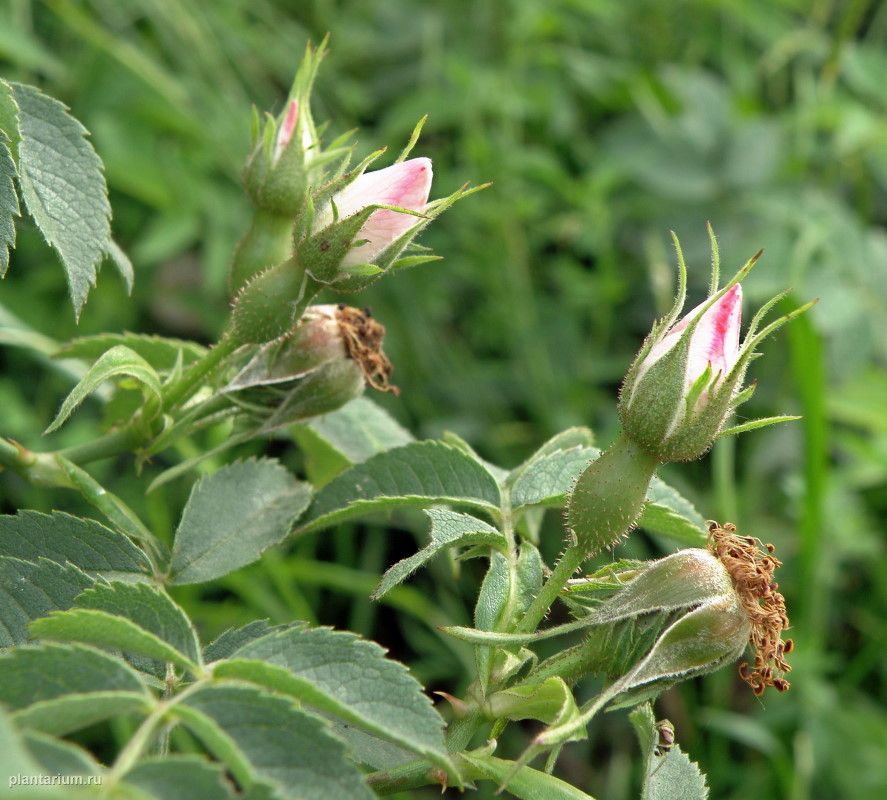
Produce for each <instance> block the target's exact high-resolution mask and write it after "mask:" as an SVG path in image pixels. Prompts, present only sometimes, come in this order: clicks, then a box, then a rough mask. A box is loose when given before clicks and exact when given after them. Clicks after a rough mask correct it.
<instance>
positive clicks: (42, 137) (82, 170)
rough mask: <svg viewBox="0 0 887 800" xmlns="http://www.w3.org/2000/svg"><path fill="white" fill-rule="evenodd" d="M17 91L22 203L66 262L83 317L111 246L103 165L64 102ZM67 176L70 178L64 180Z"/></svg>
mask: <svg viewBox="0 0 887 800" xmlns="http://www.w3.org/2000/svg"><path fill="white" fill-rule="evenodd" d="M12 88H13V97H14V99H15V102H16V103H17V105H18V131H9V130H6V131H5V133H6V135H7V136H8V137H9V139H11V140H15V139H18V144H17V147H16V150H17V156H18V178H19V183H20V186H21V193H22V199H23V200H24V203H25V205H26V206H27V209H28V211H29V212H30V214H31V216H32V217H33V219H34V221H35V222H36V223H37V226H38V227H39V228H40V231H41V232H42V233H43V236H44V238H45V239H46V241H47V243H48V244H50V245H52V246H53V247H54V248H55V249H56V250H57V251H58V254H59V256H60V257H61V259H62V264H63V265H64V267H65V273H66V276H67V279H68V287H69V289H70V293H71V301H72V302H73V304H74V312H75V314H76V315H77V316H78V317H79V316H80V311H81V309H82V308H83V304H84V303H85V302H86V296H87V294H88V293H89V289H90V287H92V286H95V281H96V271H97V269H98V266H99V264H100V263H101V260H102V258H103V257H104V255H105V253H106V252H107V251H108V249H109V248H110V246H111V223H110V219H111V206H110V205H109V204H108V189H107V186H106V185H105V177H104V175H103V174H102V162H101V160H100V159H99V157H98V156H97V155H96V154H95V150H93V148H92V145H91V144H89V142H87V141H86V139H85V138H84V135H85V134H86V133H87V130H86V128H84V127H83V126H82V125H81V124H80V123H79V122H77V120H75V119H74V118H73V117H71V116H69V115H68V113H67V111H66V109H65V106H64V105H63V104H62V103H60V102H59V101H58V100H54V99H53V98H51V97H47V96H46V95H45V94H43V93H42V92H40V91H39V90H38V89H35V88H34V87H32V86H24V85H22V84H13V85H12ZM8 119H9V118H8V116H7V115H5V114H4V120H7V121H8ZM16 134H17V135H16ZM61 175H64V176H65V179H64V180H59V177H60V176H61Z"/></svg>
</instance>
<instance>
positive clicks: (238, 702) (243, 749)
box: [171, 685, 373, 800]
mask: <svg viewBox="0 0 887 800" xmlns="http://www.w3.org/2000/svg"><path fill="white" fill-rule="evenodd" d="M171 713H172V714H175V715H176V716H178V717H179V718H180V719H182V721H183V722H184V723H185V725H186V726H188V728H189V729H190V730H191V731H192V733H194V734H195V735H196V736H197V737H198V738H200V739H201V740H202V741H203V742H204V744H205V745H206V746H207V748H208V749H209V750H210V751H212V752H213V754H214V755H215V756H216V757H217V758H219V759H220V760H222V761H224V762H225V763H226V764H227V765H228V767H229V768H230V770H231V772H232V773H233V774H234V776H235V777H236V778H237V780H238V782H239V783H241V784H242V785H244V786H246V787H249V785H250V784H251V783H252V782H253V780H254V779H255V778H256V777H259V778H263V779H266V780H269V781H271V782H273V783H275V784H276V785H277V787H278V792H279V794H280V795H281V796H282V797H287V798H298V799H299V800H330V798H348V800H371V798H372V797H373V794H372V793H371V792H370V790H369V789H368V788H367V786H366V784H365V783H364V782H363V778H362V777H361V774H360V772H359V771H358V770H357V768H356V767H355V766H354V764H353V763H351V761H349V759H348V757H347V753H346V750H345V746H344V745H343V744H342V742H341V741H340V740H339V739H337V738H335V737H334V736H333V735H332V734H331V733H330V732H329V729H328V728H327V726H326V724H325V723H324V722H323V721H322V720H320V719H319V718H317V717H315V716H313V715H311V714H307V713H305V712H304V711H301V710H299V709H298V708H296V706H295V705H294V704H293V703H292V702H291V701H290V700H288V699H286V698H283V697H279V696H274V695H270V694H267V693H265V692H262V691H260V690H259V689H255V688H252V687H249V686H231V685H227V686H225V685H221V686H207V687H203V688H200V689H198V690H197V691H196V692H194V693H193V694H190V695H189V696H188V697H187V699H185V700H183V701H182V702H181V703H178V704H177V705H176V706H174V707H173V708H172V709H171Z"/></svg>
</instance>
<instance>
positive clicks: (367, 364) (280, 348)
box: [224, 303, 398, 431]
mask: <svg viewBox="0 0 887 800" xmlns="http://www.w3.org/2000/svg"><path fill="white" fill-rule="evenodd" d="M384 338H385V327H384V326H383V325H382V324H381V323H379V322H377V321H376V320H375V319H373V317H372V315H371V314H370V311H369V309H363V310H361V309H358V308H352V307H351V306H346V305H345V304H344V303H340V304H339V305H320V306H309V307H308V309H307V310H306V311H305V313H304V315H303V316H302V318H301V319H300V320H299V322H298V324H297V325H296V326H295V327H294V328H293V330H292V331H291V332H290V334H289V335H288V336H287V337H286V338H285V339H283V340H282V341H275V342H270V343H268V344H265V345H262V346H261V347H259V348H258V349H257V350H256V351H255V352H254V353H253V355H252V356H251V358H250V360H249V361H248V362H247V363H246V365H245V366H244V367H243V368H242V369H241V370H240V372H238V373H237V375H236V376H235V377H234V378H233V380H231V382H230V383H229V384H228V385H227V386H226V387H225V390H224V391H225V392H226V393H227V395H228V397H229V398H230V399H231V401H232V402H233V403H234V404H235V405H237V406H240V407H241V408H242V409H243V410H244V411H246V412H248V413H249V414H250V415H251V416H253V417H256V418H258V419H261V420H263V421H264V424H265V429H266V430H269V431H270V430H275V429H277V428H279V427H283V426H285V425H290V424H293V423H294V422H298V421H300V420H304V419H308V418H310V417H313V416H317V415H318V414H325V413H328V412H330V411H334V410H335V409H337V408H340V407H341V406H343V405H344V404H345V403H347V402H348V401H349V400H353V399H354V398H355V397H358V396H359V395H360V394H362V392H363V390H364V386H365V385H366V384H369V385H370V386H372V387H373V388H375V389H381V390H382V391H390V392H394V393H395V394H397V392H398V389H397V387H396V386H393V385H392V384H391V383H390V382H389V377H390V375H391V371H392V369H393V367H392V365H391V362H390V361H389V360H388V357H387V356H386V355H385V353H384V351H383V350H382V341H383V339H384Z"/></svg>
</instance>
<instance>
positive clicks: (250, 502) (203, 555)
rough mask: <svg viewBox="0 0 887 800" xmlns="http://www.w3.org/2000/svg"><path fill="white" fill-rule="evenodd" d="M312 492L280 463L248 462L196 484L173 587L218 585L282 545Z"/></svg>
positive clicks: (180, 535) (177, 549)
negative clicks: (211, 582) (216, 582)
mask: <svg viewBox="0 0 887 800" xmlns="http://www.w3.org/2000/svg"><path fill="white" fill-rule="evenodd" d="M310 500H311V487H310V486H309V485H308V484H306V483H302V482H301V481H296V480H294V479H293V478H292V477H291V476H290V474H289V473H288V472H287V471H286V469H284V468H283V467H282V466H281V465H280V464H278V463H277V462H275V461H270V460H262V461H243V462H238V463H236V464H231V465H230V466H227V467H223V468H222V469H220V470H218V471H217V472H215V473H214V474H213V475H211V476H210V477H207V478H203V479H202V480H200V481H199V482H198V483H196V484H195V485H194V488H193V490H192V491H191V497H190V498H189V499H188V504H187V505H186V506H185V510H184V512H183V513H182V521H181V523H180V524H179V528H178V530H177V531H176V541H175V546H174V547H173V552H172V563H171V565H170V580H171V582H172V583H199V582H201V581H208V580H212V579H213V578H218V577H220V576H222V575H226V574H228V573H229V572H231V571H233V570H235V569H237V568H238V567H242V566H244V565H245V564H249V563H250V562H252V561H255V560H256V559H257V558H258V557H259V556H260V555H261V554H262V552H263V551H265V550H267V549H268V548H269V547H271V546H272V545H275V544H277V543H278V542H280V541H282V540H283V538H284V537H285V536H286V535H287V534H288V533H289V532H290V529H291V528H292V525H293V522H295V520H296V519H297V518H298V517H299V515H300V514H301V513H302V512H303V511H304V510H305V508H306V507H307V506H308V503H309V501H310Z"/></svg>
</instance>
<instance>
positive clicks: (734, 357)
mask: <svg viewBox="0 0 887 800" xmlns="http://www.w3.org/2000/svg"><path fill="white" fill-rule="evenodd" d="M709 234H710V236H711V239H712V256H713V257H712V281H711V285H712V291H711V294H710V296H709V298H708V299H707V300H706V301H705V302H703V303H701V304H700V305H698V306H696V308H694V309H693V310H692V311H690V312H689V313H688V314H686V315H685V316H684V317H683V319H681V320H680V321H678V322H675V320H677V317H678V314H679V313H680V310H681V306H683V304H684V298H685V297H686V275H687V273H686V266H685V265H684V262H683V256H682V255H681V251H680V245H679V244H678V243H677V239H675V244H676V246H677V249H678V259H679V262H680V289H679V292H678V298H677V301H676V303H675V305H674V307H673V308H672V310H671V312H670V313H669V314H668V315H667V317H666V318H665V319H664V320H662V321H661V322H659V323H657V324H656V325H654V327H653V331H652V333H651V334H650V335H649V336H648V337H647V339H646V341H645V342H644V346H643V347H642V348H641V351H640V353H638V357H637V358H636V359H635V362H634V364H632V366H631V369H630V370H629V371H628V375H627V376H626V378H625V383H624V384H623V386H622V393H621V396H620V398H619V415H620V417H621V419H622V424H623V426H624V427H625V432H626V434H627V435H628V436H629V438H631V439H633V440H634V441H635V442H636V443H637V444H638V445H640V446H641V448H643V449H644V450H645V451H646V452H648V453H649V454H651V455H652V456H654V457H655V458H657V459H659V460H660V461H689V460H692V459H694V458H699V457H700V456H701V455H703V454H704V453H705V451H706V450H708V448H709V447H711V445H712V444H713V443H714V441H715V439H717V438H718V436H720V435H722V434H724V433H727V432H729V433H739V432H741V431H744V430H752V429H754V428H760V427H763V426H764V425H770V424H773V423H774V422H782V421H785V420H787V419H793V418H792V417H771V418H767V419H763V420H753V421H751V422H746V423H743V424H742V425H740V426H736V427H735V428H731V429H730V430H729V431H725V430H724V424H725V423H726V421H727V420H728V419H729V417H730V415H731V414H732V413H733V411H734V410H735V409H736V407H737V406H738V405H739V404H740V403H743V402H745V401H746V400H748V399H749V397H751V394H752V392H753V390H754V385H752V386H751V387H748V388H746V389H743V388H742V382H743V378H744V377H745V370H746V367H747V366H748V363H749V361H750V360H751V358H752V356H753V355H754V351H755V347H756V346H757V345H758V344H760V342H761V341H762V340H763V339H764V338H765V337H766V336H768V335H769V334H770V333H772V332H773V331H774V330H776V329H777V328H778V327H780V326H781V325H783V324H784V323H786V322H787V321H788V320H789V319H791V318H793V317H795V316H797V315H798V314H800V313H801V312H802V311H805V310H806V309H807V308H809V307H810V306H811V305H813V304H812V303H808V304H806V305H804V306H802V307H801V308H798V309H797V310H796V311H794V312H791V313H789V314H784V315H783V316H782V317H780V318H779V319H778V320H776V321H775V322H772V323H770V324H769V325H767V326H766V327H765V328H764V329H763V330H761V331H759V332H758V331H757V327H758V325H759V323H760V322H761V321H762V319H763V317H764V314H766V312H767V311H769V310H770V309H771V308H772V307H773V306H774V305H775V304H776V302H778V301H779V300H780V299H782V298H783V297H784V296H785V295H786V294H787V293H786V292H783V293H782V294H779V295H777V296H776V297H775V298H773V299H772V300H771V301H770V302H769V303H767V304H766V305H765V306H764V308H763V309H761V311H760V312H758V314H757V315H756V316H755V318H754V320H752V324H751V329H750V330H749V331H748V334H747V335H746V338H745V340H744V341H743V342H742V344H741V345H740V342H739V327H740V317H741V314H742V287H741V286H740V285H739V282H740V281H741V280H742V279H743V278H744V277H745V276H746V275H747V274H748V273H749V271H750V270H751V268H752V267H753V266H754V264H755V263H756V262H757V259H758V257H759V256H760V252H758V253H757V254H755V255H754V256H753V257H752V258H750V259H749V260H748V261H747V262H746V263H745V265H744V266H743V267H742V268H741V269H740V270H739V272H737V273H736V275H735V276H734V277H733V278H732V279H731V280H730V281H729V282H728V283H727V285H726V286H725V287H724V288H723V289H720V290H718V289H717V284H718V269H719V265H720V259H719V256H718V251H717V243H716V241H715V239H714V234H713V233H712V232H711V230H710V229H709ZM814 302H815V301H814Z"/></svg>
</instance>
